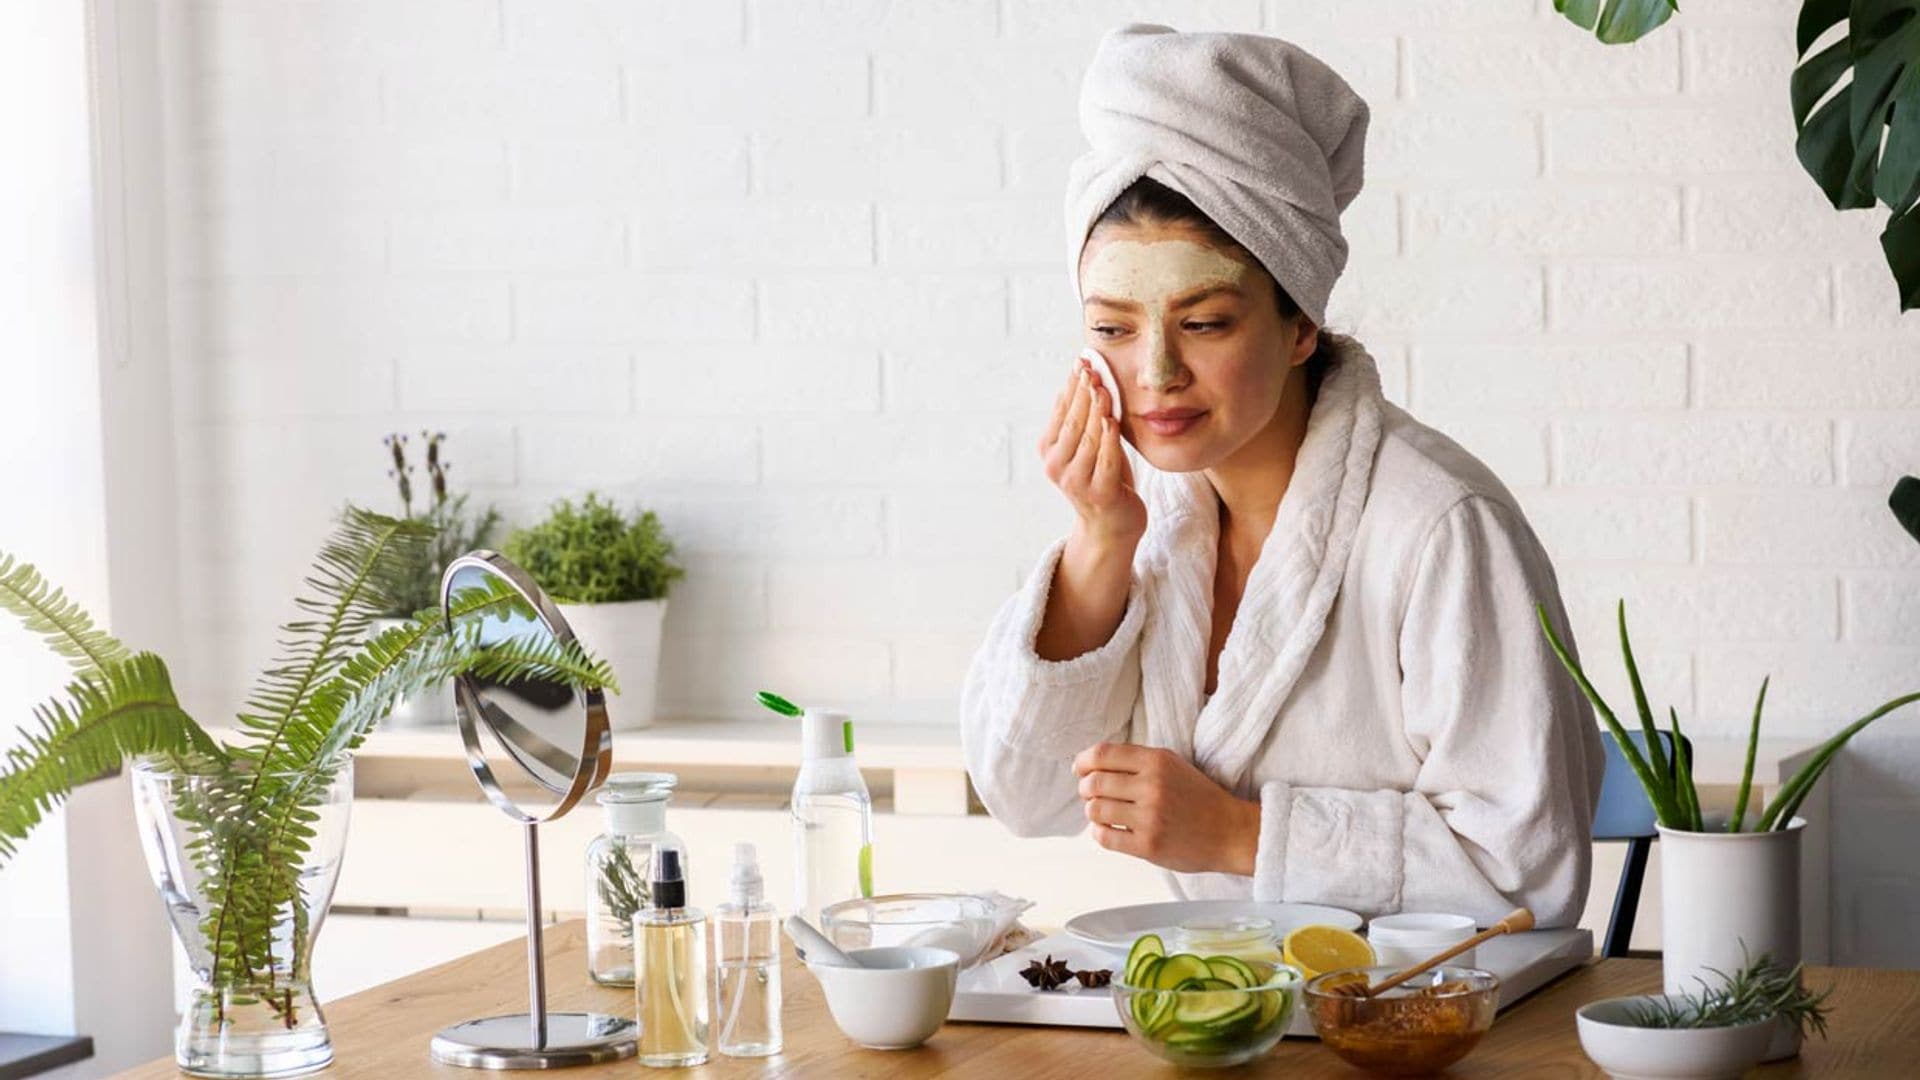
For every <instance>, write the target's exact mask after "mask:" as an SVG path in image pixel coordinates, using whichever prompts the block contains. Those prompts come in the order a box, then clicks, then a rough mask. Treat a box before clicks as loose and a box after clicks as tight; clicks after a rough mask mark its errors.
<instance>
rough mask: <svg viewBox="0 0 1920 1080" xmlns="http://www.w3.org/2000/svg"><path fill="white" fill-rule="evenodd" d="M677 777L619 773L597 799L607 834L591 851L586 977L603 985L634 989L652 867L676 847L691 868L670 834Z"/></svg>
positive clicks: (684, 851) (682, 848) (596, 839)
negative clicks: (637, 924)
mask: <svg viewBox="0 0 1920 1080" xmlns="http://www.w3.org/2000/svg"><path fill="white" fill-rule="evenodd" d="M678 783H679V778H678V777H676V776H674V775H673V774H672V773H643V772H620V773H614V774H613V775H612V776H609V777H607V782H606V783H605V784H604V785H602V786H601V788H600V794H599V795H598V796H597V798H598V799H599V802H600V806H601V809H602V810H603V811H604V812H605V813H606V830H607V831H606V832H604V833H602V834H601V835H599V836H596V837H594V840H593V843H592V844H590V845H588V846H587V973H588V974H590V975H592V976H593V980H594V981H595V982H597V983H600V984H601V985H603V986H632V985H633V913H634V912H636V911H639V910H641V909H643V908H645V907H647V906H648V905H649V902H650V899H651V898H650V897H649V896H648V895H647V867H649V866H651V865H653V853H654V852H655V851H657V850H660V849H661V848H671V849H673V850H675V851H678V852H679V853H680V865H681V866H682V867H684V866H686V862H687V849H686V845H684V844H682V843H681V842H680V838H679V837H678V836H675V835H674V834H672V833H670V832H668V831H667V801H668V800H669V799H671V798H672V797H673V789H674V785H676V784H678Z"/></svg>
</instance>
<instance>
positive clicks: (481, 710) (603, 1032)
mask: <svg viewBox="0 0 1920 1080" xmlns="http://www.w3.org/2000/svg"><path fill="white" fill-rule="evenodd" d="M440 599H441V608H442V610H443V611H444V612H445V615H446V619H447V623H448V629H449V630H451V631H452V632H454V633H456V634H461V633H470V634H474V635H475V636H476V637H477V640H478V643H479V645H480V647H482V648H488V647H494V646H499V645H501V644H503V643H506V642H513V641H518V642H522V643H526V644H534V645H540V644H546V643H550V642H557V643H559V644H561V645H567V644H572V643H573V642H574V640H575V639H574V636H573V631H572V630H571V629H569V628H568V626H567V621H566V619H565V618H563V617H562V616H561V614H560V609H559V608H558V607H556V606H555V605H554V603H553V601H552V600H550V599H549V598H548V597H547V595H546V593H544V592H542V591H541V589H540V586H539V585H538V584H537V583H535V582H534V580H533V579H532V578H531V577H529V576H528V575H527V573H526V571H524V570H522V569H520V568H519V567H518V566H515V565H514V564H513V563H512V562H510V561H509V560H508V559H507V558H506V557H504V556H502V555H499V554H497V553H495V552H491V551H475V552H472V553H469V554H467V555H463V556H461V557H460V558H458V559H455V560H454V561H453V562H452V563H451V564H450V565H448V567H447V571H446V575H445V576H444V577H443V578H442V579H441V585H440ZM454 710H455V713H456V714H457V715H458V717H459V721H460V739H461V741H462V742H463V743H464V744H465V746H466V752H467V767H468V768H470V769H472V770H473V776H474V779H475V780H477V781H479V784H480V790H481V791H483V792H485V793H486V796H487V800H488V801H489V802H491V803H493V805H494V806H496V807H498V808H499V809H500V810H501V811H502V812H504V813H505V814H506V815H507V816H508V817H510V818H512V819H513V820H514V821H516V822H518V823H519V824H520V826H521V831H522V834H523V836H524V838H525V843H526V873H527V996H528V1002H529V1005H528V1010H527V1012H525V1013H513V1014H510V1015H506V1016H489V1017H485V1018H482V1019H477V1020H467V1021H463V1022H461V1023H458V1024H455V1025H453V1026H452V1027H449V1028H447V1029H445V1030H443V1031H441V1032H440V1033H439V1034H438V1035H436V1036H434V1039H433V1044H432V1054H433V1060H435V1061H438V1062H441V1063H443V1064H448V1065H464V1066H468V1067H472V1068H481V1069H550V1068H555V1067H559V1066H567V1065H590V1064H595V1063H598V1062H605V1061H614V1060H618V1059H620V1058H625V1057H630V1056H632V1055H633V1053H634V1049H635V1038H636V1036H637V1035H638V1028H637V1027H636V1025H635V1024H634V1021H633V1020H632V1019H631V1018H629V1017H622V1016H609V1015H605V1014H601V1013H579V1012H562V1013H550V1012H548V1011H547V1006H546V961H545V957H544V956H543V954H542V952H541V911H540V833H539V827H540V825H541V823H543V822H548V821H553V820H555V819H556V818H559V817H560V816H562V815H564V814H565V813H566V812H567V811H569V810H571V809H573V807H574V805H575V804H576V803H578V802H579V801H580V800H581V798H582V797H584V796H585V795H586V794H587V793H588V792H591V791H592V790H593V789H594V788H596V787H598V786H599V785H600V783H601V781H603V780H605V779H606V778H607V771H608V769H609V768H610V767H611V766H612V764H613V735H612V733H611V731H610V729H609V728H608V726H607V706H606V699H605V695H604V694H603V693H602V692H601V691H600V690H598V689H584V690H576V689H575V688H574V687H572V686H570V685H568V684H566V683H564V682H550V681H545V680H537V679H513V680H494V679H488V678H484V677H482V676H479V675H477V674H467V675H461V676H458V677H457V678H455V680H454Z"/></svg>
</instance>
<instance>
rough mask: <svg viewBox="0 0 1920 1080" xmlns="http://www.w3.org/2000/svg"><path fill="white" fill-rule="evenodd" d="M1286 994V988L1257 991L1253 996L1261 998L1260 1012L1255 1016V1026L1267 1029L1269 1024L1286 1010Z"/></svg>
mask: <svg viewBox="0 0 1920 1080" xmlns="http://www.w3.org/2000/svg"><path fill="white" fill-rule="evenodd" d="M1286 995H1287V991H1285V990H1257V991H1255V992H1254V995H1253V996H1254V997H1256V998H1259V999H1260V1012H1259V1014H1258V1015H1257V1016H1256V1017H1255V1018H1254V1021H1253V1026H1254V1027H1256V1028H1261V1029H1265V1028H1266V1027H1267V1025H1269V1024H1271V1023H1273V1022H1274V1021H1275V1020H1276V1019H1278V1018H1279V1016H1280V1014H1281V1013H1282V1012H1284V1011H1285V1010H1286V1007H1287V997H1286Z"/></svg>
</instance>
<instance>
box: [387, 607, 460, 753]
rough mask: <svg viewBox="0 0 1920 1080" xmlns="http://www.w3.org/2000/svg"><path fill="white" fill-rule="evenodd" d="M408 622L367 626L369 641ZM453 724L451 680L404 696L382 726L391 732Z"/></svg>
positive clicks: (393, 620)
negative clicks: (397, 729) (392, 730)
mask: <svg viewBox="0 0 1920 1080" xmlns="http://www.w3.org/2000/svg"><path fill="white" fill-rule="evenodd" d="M406 622H407V620H405V619H375V620H373V621H372V622H371V623H370V624H368V627H367V638H368V639H369V640H371V639H373V638H376V637H379V636H380V635H381V634H384V633H386V632H387V631H388V630H391V629H392V628H394V627H396V626H404V625H405V624H406ZM453 722H454V712H453V680H451V679H448V680H446V681H445V682H442V683H440V684H439V685H438V686H432V687H428V688H427V689H425V690H422V691H420V692H419V693H417V694H408V695H405V696H403V697H401V698H400V699H398V700H397V701H395V702H394V703H393V711H392V712H390V713H388V714H387V718H386V720H385V721H383V726H384V727H387V728H390V729H391V728H425V727H451V726H452V725H453Z"/></svg>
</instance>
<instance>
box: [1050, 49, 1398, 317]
mask: <svg viewBox="0 0 1920 1080" xmlns="http://www.w3.org/2000/svg"><path fill="white" fill-rule="evenodd" d="M1080 126H1081V128H1082V130H1083V131H1084V132H1085V133H1086V137H1087V141H1088V142H1089V143H1091V144H1092V147H1093V149H1092V150H1090V151H1089V152H1088V153H1086V154H1085V155H1083V156H1082V157H1081V158H1080V159H1079V160H1078V161H1075V162H1074V163H1073V168H1072V170H1071V171H1070V172H1069V173H1068V177H1067V233H1068V243H1069V250H1068V254H1067V261H1068V263H1069V265H1070V266H1071V267H1072V274H1073V279H1074V290H1075V294H1076V295H1078V292H1079V286H1080V252H1081V249H1082V248H1083V247H1085V246H1086V241H1087V234H1088V231H1089V230H1090V229H1091V228H1092V227H1093V222H1094V220H1095V219H1096V218H1098V217H1099V216H1100V214H1101V213H1102V212H1103V211H1105V210H1106V208H1107V207H1108V206H1110V205H1111V204H1112V203H1113V200H1114V199H1116V198H1118V197H1119V196H1120V193H1121V192H1123V191H1125V190H1126V189H1127V187H1128V186H1129V185H1131V184H1132V183H1133V182H1134V181H1135V180H1138V179H1140V178H1141V177H1142V176H1145V177H1149V178H1151V179H1154V180H1158V181H1159V182H1161V183H1163V184H1165V185H1167V186H1168V187H1170V188H1173V189H1174V190H1175V191H1178V192H1180V193H1181V194H1183V195H1185V196H1186V197H1187V198H1189V199H1191V200H1192V201H1193V203H1194V205H1195V206H1198V207H1199V208H1200V209H1201V210H1202V211H1204V212H1205V213H1206V214H1207V216H1208V217H1210V218H1212V219H1213V220H1214V222H1215V223H1216V224H1218V225H1219V226H1220V227H1221V228H1223V229H1225V230H1226V231H1227V233H1228V235H1230V236H1232V237H1233V238H1234V239H1235V240H1237V241H1239V243H1240V245H1241V246H1242V247H1244V248H1246V249H1247V250H1248V251H1249V252H1251V253H1252V254H1253V256H1254V257H1255V258H1257V259H1259V260H1260V262H1261V265H1263V266H1265V267H1266V268H1267V272H1268V273H1271V274H1272V275H1273V276H1274V279H1275V280H1276V281H1278V282H1279V283H1280V285H1281V287H1283V288H1284V289H1286V290H1287V293H1288V295H1290V296H1292V297H1293V298H1294V300H1295V301H1297V302H1298V303H1299V305H1300V309H1301V310H1302V311H1303V312H1305V313H1306V315H1307V317H1308V318H1310V319H1312V320H1313V321H1314V323H1315V325H1320V326H1324V325H1325V324H1326V307H1327V296H1328V294H1329V293H1331V292H1332V291H1333V283H1334V282H1335V281H1336V280H1337V279H1338V278H1339V277H1340V271H1341V270H1342V269H1344V268H1345V267H1346V265H1347V241H1346V238H1345V237H1343V236H1341V235H1340V211H1342V210H1344V209H1346V206H1347V204H1348V203H1350V202H1352V201H1353V197H1354V196H1355V195H1357V194H1359V193H1360V184H1361V179H1362V172H1363V168H1362V166H1363V162H1362V157H1363V155H1364V151H1365V147H1366V139H1367V103H1366V102H1365V101H1362V100H1361V99H1360V95H1358V94H1356V93H1354V92H1353V88H1352V87H1350V86H1348V85H1347V82H1346V80H1345V79H1342V78H1341V77H1340V76H1339V74H1337V73H1336V72H1335V71H1334V70H1333V69H1332V68H1330V67H1328V66H1327V65H1326V64H1324V63H1322V62H1321V61H1320V60H1319V59H1317V58H1316V57H1314V56H1313V55H1312V54H1310V53H1308V52H1307V51H1306V50H1304V49H1301V48H1300V47H1299V46H1297V45H1293V44H1290V43H1288V42H1285V41H1281V40H1280V39H1278V38H1271V37H1262V36H1260V35H1258V34H1183V33H1180V32H1179V31H1177V30H1173V29H1171V28H1169V27H1165V26H1152V25H1147V24H1141V23H1136V24H1133V25H1130V26H1123V27H1121V28H1119V29H1118V30H1114V31H1112V32H1110V33H1108V34H1107V36H1106V37H1104V38H1102V39H1101V41H1100V48H1099V51H1098V52H1097V53H1096V54H1095V55H1094V58H1093V64H1092V66H1091V67H1089V68H1088V69H1087V75H1086V80H1085V81H1084V82H1083V83H1082V84H1081V88H1080Z"/></svg>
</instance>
